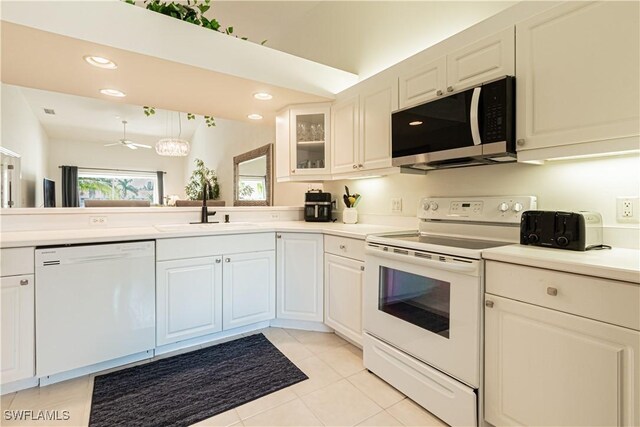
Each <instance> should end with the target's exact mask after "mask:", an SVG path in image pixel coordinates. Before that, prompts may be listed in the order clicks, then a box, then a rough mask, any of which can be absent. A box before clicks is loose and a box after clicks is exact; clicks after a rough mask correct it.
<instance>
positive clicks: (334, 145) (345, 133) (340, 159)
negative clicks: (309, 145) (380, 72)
mask: <svg viewBox="0 0 640 427" xmlns="http://www.w3.org/2000/svg"><path fill="white" fill-rule="evenodd" d="M358 110H359V97H358V96H352V97H349V98H347V99H344V100H341V101H337V102H336V103H335V104H333V105H332V106H331V154H332V156H331V172H332V173H335V174H338V173H347V172H353V171H354V170H356V169H357V168H358V157H359V155H360V153H359V145H358V141H359V139H360V138H359V126H358V122H359V111H358Z"/></svg>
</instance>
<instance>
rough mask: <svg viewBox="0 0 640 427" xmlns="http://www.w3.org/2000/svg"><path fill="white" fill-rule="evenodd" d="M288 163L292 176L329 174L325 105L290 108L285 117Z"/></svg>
mask: <svg viewBox="0 0 640 427" xmlns="http://www.w3.org/2000/svg"><path fill="white" fill-rule="evenodd" d="M289 120H290V121H289V132H290V135H291V136H290V144H291V149H290V164H291V173H292V174H295V175H322V174H328V173H329V169H330V168H329V158H330V157H329V148H330V138H329V135H330V133H331V132H330V128H329V105H328V104H321V105H318V106H309V107H301V108H295V109H292V110H291V112H290V116H289Z"/></svg>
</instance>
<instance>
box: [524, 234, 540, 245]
mask: <svg viewBox="0 0 640 427" xmlns="http://www.w3.org/2000/svg"><path fill="white" fill-rule="evenodd" d="M527 240H528V241H529V243H538V240H540V238H539V237H538V235H537V234H534V233H531V234H529V235H528V236H527Z"/></svg>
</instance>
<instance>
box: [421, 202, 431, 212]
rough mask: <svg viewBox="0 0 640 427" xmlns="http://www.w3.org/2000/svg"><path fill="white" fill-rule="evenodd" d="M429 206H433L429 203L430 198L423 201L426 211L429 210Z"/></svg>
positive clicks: (423, 207)
mask: <svg viewBox="0 0 640 427" xmlns="http://www.w3.org/2000/svg"><path fill="white" fill-rule="evenodd" d="M429 208H431V204H430V203H429V201H428V200H425V201H424V202H422V209H423V210H425V211H428V210H429Z"/></svg>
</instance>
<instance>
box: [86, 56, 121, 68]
mask: <svg viewBox="0 0 640 427" xmlns="http://www.w3.org/2000/svg"><path fill="white" fill-rule="evenodd" d="M83 58H84V60H85V61H87V62H88V63H89V64H91V65H93V66H94V67H99V68H106V69H108V70H115V69H116V68H118V65H117V64H116V63H115V62H113V61H112V60H110V59H109V58H104V57H102V56H93V55H86V56H84V57H83Z"/></svg>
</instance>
